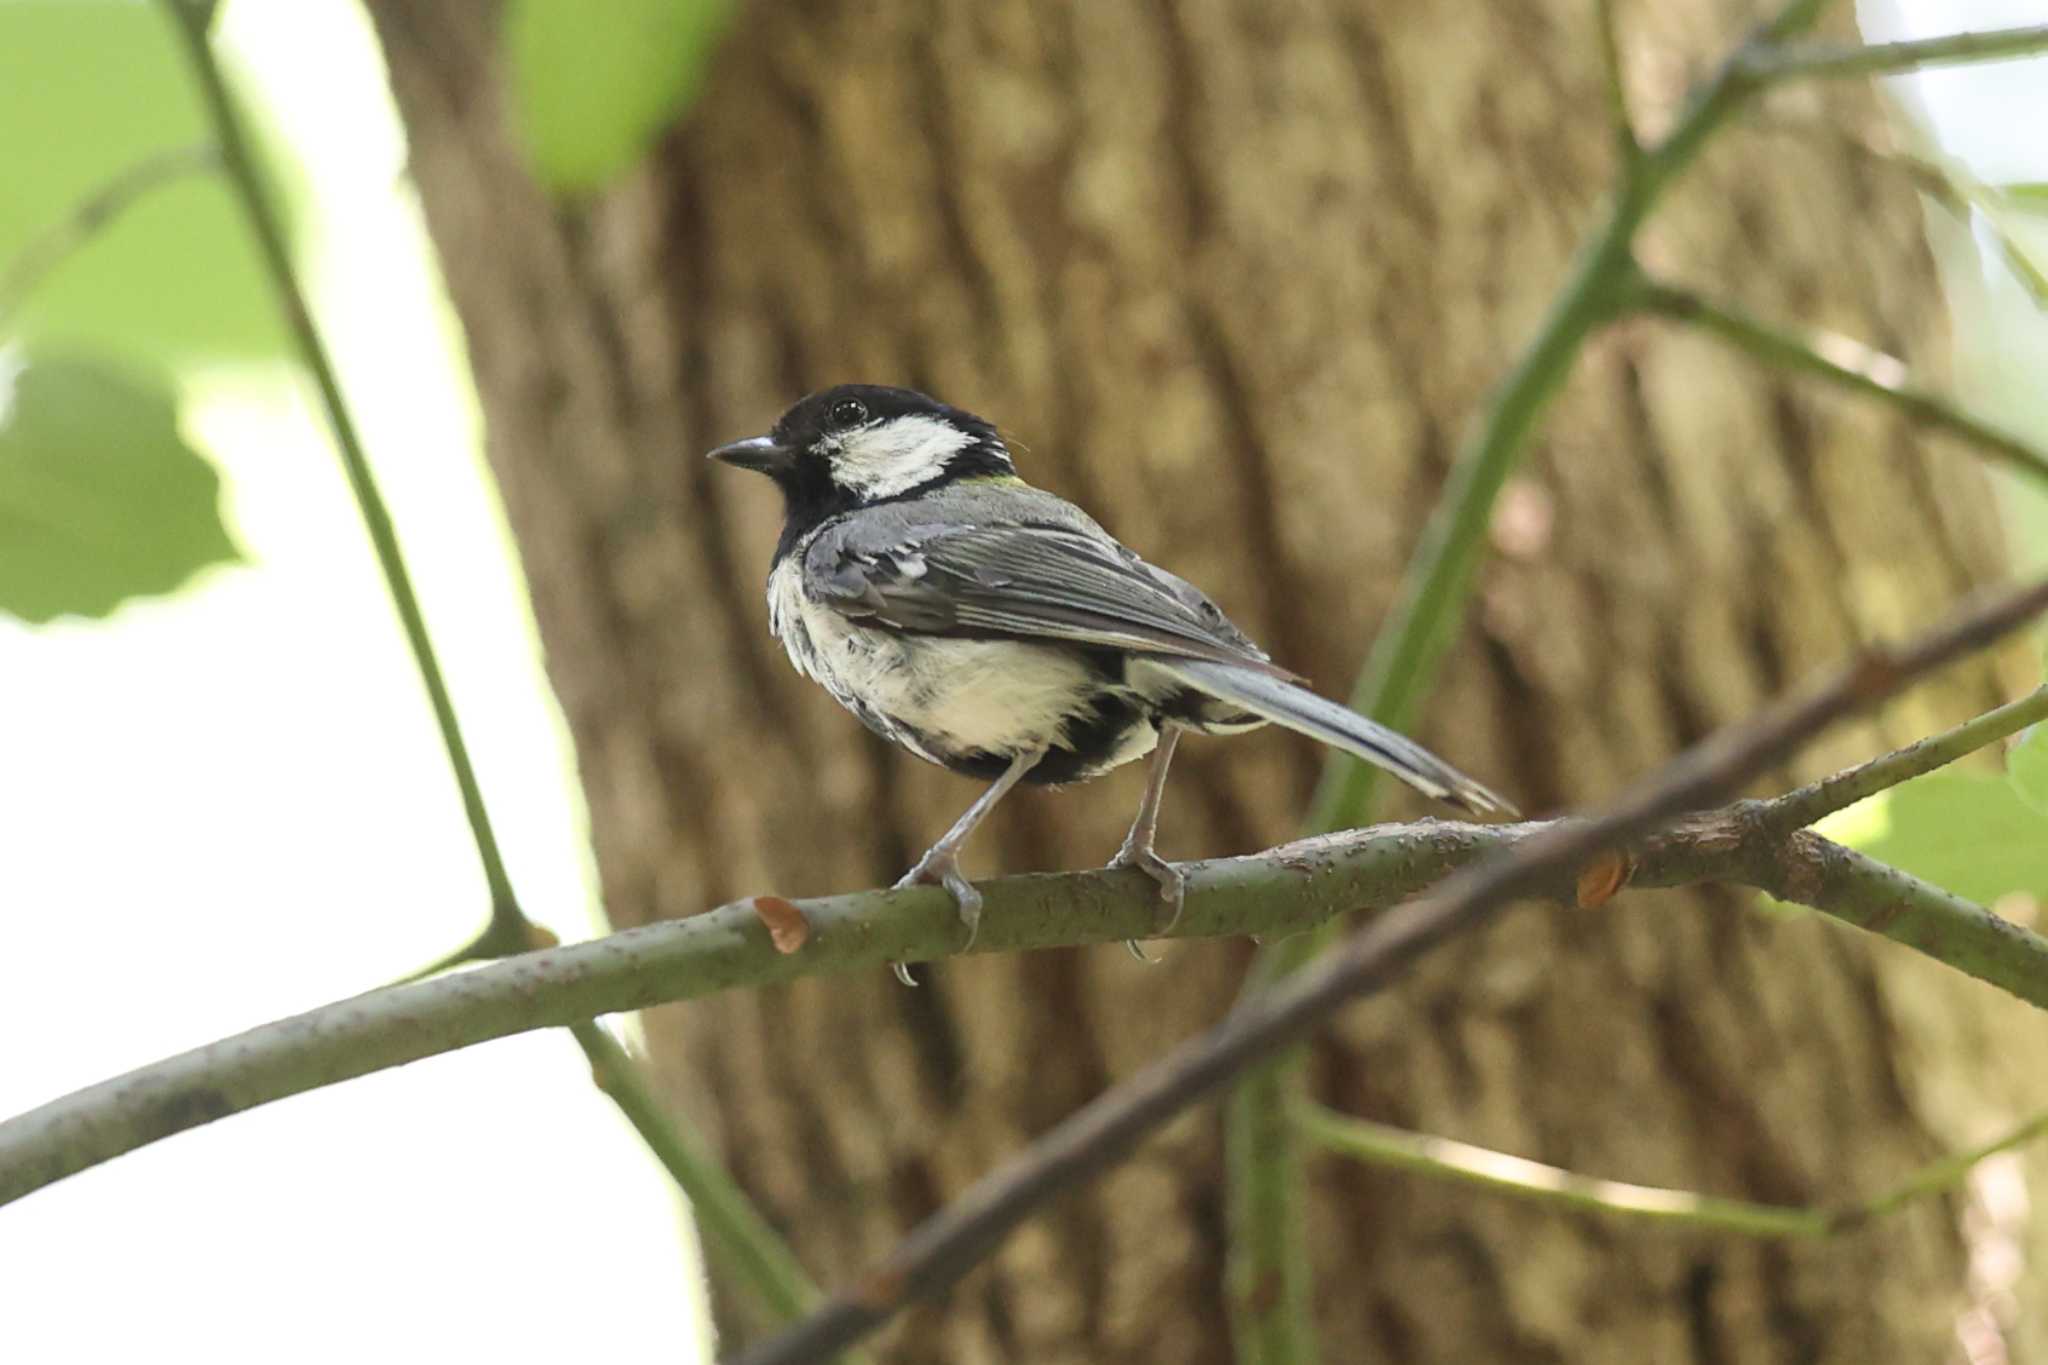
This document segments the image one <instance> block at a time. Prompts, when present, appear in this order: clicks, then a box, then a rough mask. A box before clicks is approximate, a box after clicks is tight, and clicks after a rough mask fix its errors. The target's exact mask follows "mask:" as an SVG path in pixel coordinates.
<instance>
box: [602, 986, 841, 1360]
mask: <svg viewBox="0 0 2048 1365" xmlns="http://www.w3.org/2000/svg"><path fill="white" fill-rule="evenodd" d="M569 1031H570V1032H572V1033H574V1034H575V1035H576V1041H577V1042H578V1043H580V1044H582V1045H583V1055H584V1056H586V1057H588V1058H589V1059H590V1073H591V1079H592V1080H594V1081H595V1082H596V1083H597V1087H598V1089H600V1090H602V1091H604V1092H605V1094H607V1095H609V1096H611V1098H612V1100H613V1101H614V1102H615V1103H617V1105H618V1106H619V1110H620V1112H622V1113H623V1114H625V1116H626V1119H627V1121H628V1122H630V1123H631V1124H632V1125H633V1128H634V1130H635V1131H636V1132H638V1133H639V1134H640V1139H641V1141H643V1142H645V1143H646V1144H647V1146H648V1148H649V1149H650V1150H651V1151H653V1153H654V1155H655V1157H656V1158H657V1159H658V1160H659V1161H660V1162H661V1164H662V1165H663V1166H665V1167H667V1168H668V1171H669V1173H670V1174H671V1175H673V1176H674V1177H675V1179H676V1183H677V1184H678V1185H680V1186H682V1189H683V1194H684V1195H685V1196H686V1197H687V1198H688V1199H689V1201H690V1213H691V1216H692V1217H694V1218H695V1219H696V1222H697V1227H698V1230H699V1231H701V1232H702V1233H703V1234H704V1251H705V1255H706V1257H707V1258H708V1259H710V1260H711V1261H713V1262H715V1263H717V1264H719V1265H721V1266H723V1267H724V1268H725V1269H726V1270H727V1271H728V1272H729V1273H730V1274H731V1275H732V1277H733V1279H734V1281H735V1282H737V1283H738V1284H739V1285H741V1286H742V1287H744V1288H746V1289H748V1290H750V1291H751V1292H752V1293H753V1294H754V1296H755V1297H756V1298H757V1299H758V1300H759V1301H760V1304H761V1306H762V1307H763V1308H765V1309H767V1310H768V1313H769V1315H770V1316H771V1317H773V1318H774V1320H775V1321H776V1322H778V1323H786V1322H794V1321H796V1320H797V1319H798V1318H800V1317H802V1316H803V1315H804V1314H805V1313H808V1312H810V1311H811V1310H812V1309H814V1308H816V1307H817V1306H818V1305H819V1304H820V1303H822V1302H823V1301H824V1298H825V1296H824V1293H823V1292H822V1291H821V1290H820V1289H819V1288H818V1286H817V1285H816V1284H815V1283H814V1282H813V1281H812V1280H811V1277H810V1276H809V1275H808V1274H806V1273H805V1271H804V1268H803V1264H802V1263H801V1262H799V1261H798V1260H797V1258H796V1253H795V1252H793V1251H791V1250H790V1248H789V1243H787V1242H785V1241H784V1240H783V1239H782V1236H781V1234H780V1233H778V1232H776V1231H775V1229H774V1228H773V1227H771V1226H770V1225H769V1223H768V1220H767V1219H765V1218H763V1217H762V1216H761V1214H760V1211H759V1210H757V1209H756V1208H755V1207H754V1206H753V1204H752V1203H751V1202H749V1201H748V1199H747V1196H746V1194H745V1193H744V1192H743V1191H742V1190H741V1189H740V1188H739V1186H737V1185H735V1184H734V1183H733V1180H732V1177H731V1176H730V1175H728V1174H726V1171H725V1168H724V1167H723V1166H721V1165H720V1164H719V1162H718V1159H717V1158H716V1157H714V1156H713V1155H712V1154H711V1148H710V1144H709V1143H707V1142H705V1141H704V1139H703V1137H702V1136H700V1135H699V1134H698V1133H696V1132H695V1131H693V1130H692V1129H691V1128H690V1127H689V1126H688V1125H687V1124H686V1123H685V1122H684V1121H683V1120H682V1119H681V1118H680V1117H678V1116H676V1115H674V1114H672V1113H670V1112H669V1110H668V1109H667V1108H666V1107H665V1106H664V1105H663V1104H662V1102H661V1098H660V1097H659V1096H658V1095H656V1094H655V1093H654V1087H653V1086H651V1085H649V1084H648V1082H647V1076H646V1073H645V1071H644V1070H643V1068H642V1067H641V1066H640V1065H639V1064H638V1063H637V1062H635V1061H634V1060H633V1058H632V1056H631V1055H630V1054H629V1053H628V1052H627V1051H626V1049H625V1048H624V1047H623V1046H621V1045H620V1044H619V1042H618V1040H617V1039H615V1038H613V1037H612V1035H611V1034H610V1033H608V1032H607V1031H606V1030H605V1029H604V1027H603V1026H602V1025H600V1024H598V1023H596V1022H595V1021H591V1020H585V1021H583V1022H581V1023H574V1024H571V1025H569ZM845 1360H846V1361H847V1362H849V1365H861V1363H862V1361H863V1357H862V1356H860V1355H859V1354H858V1353H853V1352H849V1353H848V1354H847V1355H846V1356H845Z"/></svg>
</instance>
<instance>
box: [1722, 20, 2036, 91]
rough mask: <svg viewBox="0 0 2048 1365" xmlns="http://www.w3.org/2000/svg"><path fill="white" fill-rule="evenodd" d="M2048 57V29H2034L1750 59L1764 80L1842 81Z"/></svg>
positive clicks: (1766, 51) (1778, 51)
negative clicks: (2045, 54)
mask: <svg viewBox="0 0 2048 1365" xmlns="http://www.w3.org/2000/svg"><path fill="white" fill-rule="evenodd" d="M2041 52H2048V24H2041V25H2035V26H2033V27H2029V28H2005V29H1989V30H1985V31H1983V32H1979V33H1951V34H1947V35H1945V36H1943V37H1940V38H1922V39H1919V40H1917V41H1915V42H1906V43H1869V44H1865V45H1861V46H1856V47H1839V46H1836V45H1834V44H1822V43H1797V44H1792V43H1788V44H1783V45H1779V46H1775V47H1767V48H1761V49H1758V50H1757V51H1756V52H1754V53H1751V54H1750V55H1749V57H1748V58H1747V59H1746V60H1745V62H1744V66H1745V67H1746V68H1747V70H1748V73H1749V74H1750V75H1751V76H1752V77H1753V78H1755V79H1756V80H1759V81H1765V82H1776V81H1785V80H1799V79H1814V80H1819V79H1839V78H1841V77H1844V76H1889V75H1895V74H1897V73H1898V72H1901V71H1913V70H1917V69H1918V68H1920V67H1923V66H1944V65H1949V64H1952V63H1957V62H1994V61H2007V60H2011V59H2013V58H2016V57H2031V56H2034V55H2036V54H2037V53H2041Z"/></svg>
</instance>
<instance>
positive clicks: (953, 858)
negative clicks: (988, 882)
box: [889, 848, 981, 986]
mask: <svg viewBox="0 0 2048 1365" xmlns="http://www.w3.org/2000/svg"><path fill="white" fill-rule="evenodd" d="M906 886H943V887H945V888H946V891H947V892H948V893H949V894H950V895H951V896H952V897H953V905H954V908H955V909H956V911H957V912H958V913H959V916H960V923H961V924H963V925H965V926H966V928H967V941H966V942H965V943H962V944H961V945H960V951H961V952H963V953H964V952H966V951H967V950H968V949H969V948H972V947H973V946H974V937H975V935H976V934H978V933H980V932H981V892H979V891H977V890H975V889H974V883H972V882H970V881H968V880H967V877H966V876H965V874H963V873H962V872H961V871H960V857H959V855H958V854H957V853H955V852H953V851H952V850H951V849H947V848H934V849H932V850H931V851H930V852H928V853H926V854H925V855H924V856H923V857H922V858H919V859H918V860H917V866H916V867H913V868H911V869H910V871H908V872H906V873H904V874H903V875H902V876H901V877H899V878H898V879H897V881H896V889H897V890H899V891H900V890H902V889H903V888H904V887H906ZM889 970H890V971H892V972H894V973H896V979H897V980H898V981H901V982H902V983H903V984H904V985H906V986H915V985H917V981H916V979H915V978H914V977H912V976H911V975H910V968H909V967H907V966H905V965H904V964H903V963H901V962H892V963H890V964H889Z"/></svg>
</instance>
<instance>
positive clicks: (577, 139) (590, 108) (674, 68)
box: [505, 0, 731, 197]
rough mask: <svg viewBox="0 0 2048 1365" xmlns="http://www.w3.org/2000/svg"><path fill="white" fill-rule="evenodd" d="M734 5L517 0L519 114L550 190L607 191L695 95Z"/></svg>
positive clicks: (509, 18)
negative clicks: (604, 188)
mask: <svg viewBox="0 0 2048 1365" xmlns="http://www.w3.org/2000/svg"><path fill="white" fill-rule="evenodd" d="M730 12H731V5H730V0H611V3H609V4H604V5H595V6H593V5H591V4H589V3H588V0H514V3H513V4H512V7H511V10H510V11H509V12H508V13H507V15H506V19H505V24H506V27H505V44H506V48H507V53H508V56H509V59H510V68H511V82H512V92H511V93H512V110H513V117H514V120H515V122H516V123H517V125H518V128H519V134H520V138H521V140H522V141H523V142H524V144H525V146H526V151H527V155H528V158H529V159H530V160H531V162H532V165H533V170H534V173H535V175H536V176H538V177H539V179H540V181H541V183H542V184H544V185H546V186H547V187H548V188H549V189H551V190H553V191H554V192H555V193H557V194H560V195H564V196H572V197H573V196H580V195H586V194H589V193H592V192H593V191H596V190H598V189H601V188H603V187H604V186H605V185H607V184H609V183H610V182H611V181H612V180H614V179H615V178H617V177H618V176H619V175H620V174H622V173H624V172H625V171H626V170H627V169H629V168H630V167H631V166H632V165H633V164H634V163H635V162H636V161H638V160H639V159H640V157H641V155H642V153H644V152H645V151H646V149H647V147H648V146H649V145H650V144H651V143H652V142H653V141H654V139H655V137H656V136H657V135H658V134H659V133H660V132H661V130H662V129H663V128H664V127H666V126H667V125H668V123H669V122H670V120H671V119H673V118H674V117H675V115H676V114H677V113H678V112H680V111H681V110H682V109H683V108H684V107H685V106H686V105H687V104H688V103H689V102H690V100H691V99H692V98H693V97H694V96H695V95H696V93H697V88H698V86H699V85H700V84H702V82H703V78H704V72H705V69H706V68H707V67H708V65H709V64H710V57H711V52H712V49H713V48H714V47H715V46H716V45H717V40H718V37H719V34H720V33H721V32H722V31H723V30H724V28H725V23H726V20H727V18H728V17H729V15H730Z"/></svg>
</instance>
